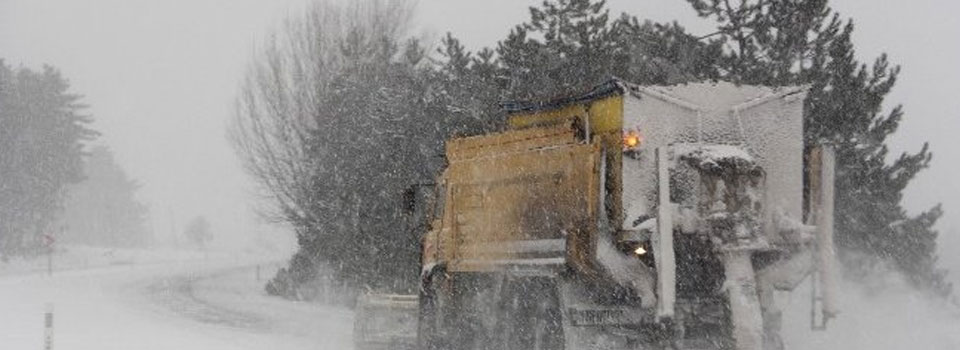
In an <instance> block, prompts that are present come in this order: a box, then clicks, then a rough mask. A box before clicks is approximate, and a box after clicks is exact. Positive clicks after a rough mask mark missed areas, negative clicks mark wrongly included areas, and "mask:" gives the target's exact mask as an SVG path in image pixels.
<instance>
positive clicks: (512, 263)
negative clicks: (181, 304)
mask: <svg viewBox="0 0 960 350" xmlns="http://www.w3.org/2000/svg"><path fill="white" fill-rule="evenodd" d="M805 94H806V92H805V89H804V88H803V87H779V88H770V87H762V86H746V85H734V84H731V83H725V82H705V83H690V84H683V85H674V86H637V85H633V84H629V83H626V82H623V81H619V80H613V81H610V82H608V83H605V84H603V85H600V86H597V87H595V88H593V89H592V90H590V91H589V92H587V93H585V94H582V95H578V96H570V97H565V98H560V99H556V100H551V101H540V102H509V103H503V104H502V106H503V108H504V110H505V111H506V113H507V116H508V117H507V122H506V127H505V128H504V130H502V131H500V132H497V133H490V134H484V135H477V136H469V137H456V138H452V139H450V140H447V142H446V145H445V156H446V167H445V169H444V170H443V172H442V174H441V175H440V176H439V178H438V179H437V182H436V185H435V188H434V193H435V196H434V198H433V200H432V201H431V205H428V207H429V208H431V209H430V210H428V211H429V212H430V213H429V215H428V217H429V219H428V222H429V224H428V225H427V226H428V227H429V228H428V229H427V230H426V232H424V233H423V238H422V265H421V267H422V270H421V288H420V295H419V297H418V298H417V303H418V307H417V313H418V316H417V319H418V325H417V328H418V329H417V335H416V344H417V347H418V348H420V349H424V350H434V349H511V350H516V349H568V350H569V349H676V350H686V349H736V350H760V349H765V350H769V349H782V348H783V344H782V341H781V339H780V336H779V328H780V323H781V322H780V319H781V312H780V310H779V309H778V306H777V303H776V300H775V294H776V293H775V292H777V291H790V290H793V289H795V288H796V287H797V286H798V285H800V284H801V283H802V282H803V281H804V280H807V279H808V278H809V280H810V283H811V285H812V286H813V287H814V288H813V292H812V298H811V303H812V305H811V307H812V313H811V315H812V316H811V317H812V319H811V326H814V327H822V326H825V325H826V321H827V320H828V319H829V318H831V317H833V316H834V315H836V314H837V310H836V308H835V305H834V301H833V300H834V297H833V285H834V282H833V280H834V278H835V277H834V267H833V260H834V253H833V177H834V173H833V169H834V167H833V162H834V153H833V151H832V149H831V148H830V147H828V146H826V145H814V144H807V143H805V142H804V137H803V100H804V97H805Z"/></svg>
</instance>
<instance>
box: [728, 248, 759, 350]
mask: <svg viewBox="0 0 960 350" xmlns="http://www.w3.org/2000/svg"><path fill="white" fill-rule="evenodd" d="M750 252H751V251H750V250H733V251H727V252H724V253H723V255H722V260H723V265H724V268H725V271H724V272H725V274H726V278H727V280H726V282H724V289H726V291H727V299H728V300H729V303H730V323H731V325H732V326H733V329H732V335H733V340H734V342H735V343H736V349H737V350H762V349H763V316H762V314H761V310H760V298H759V296H758V294H757V281H756V277H755V273H754V270H753V264H752V263H751V261H750Z"/></svg>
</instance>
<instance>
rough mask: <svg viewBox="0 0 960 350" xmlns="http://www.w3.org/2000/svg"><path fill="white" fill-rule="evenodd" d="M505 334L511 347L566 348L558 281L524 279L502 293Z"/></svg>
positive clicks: (535, 349) (503, 335)
mask: <svg viewBox="0 0 960 350" xmlns="http://www.w3.org/2000/svg"><path fill="white" fill-rule="evenodd" d="M502 293H503V294H502V299H501V306H500V309H501V310H503V311H504V312H503V317H502V318H501V319H500V327H499V328H500V329H501V330H502V333H501V336H502V337H504V339H503V340H504V343H505V344H506V345H507V348H508V349H531V350H562V349H563V347H564V339H563V327H562V326H561V315H560V302H559V295H558V290H557V285H556V282H555V281H551V280H550V279H547V278H524V279H517V280H514V281H511V282H509V283H507V286H505V288H504V290H503V292H502Z"/></svg>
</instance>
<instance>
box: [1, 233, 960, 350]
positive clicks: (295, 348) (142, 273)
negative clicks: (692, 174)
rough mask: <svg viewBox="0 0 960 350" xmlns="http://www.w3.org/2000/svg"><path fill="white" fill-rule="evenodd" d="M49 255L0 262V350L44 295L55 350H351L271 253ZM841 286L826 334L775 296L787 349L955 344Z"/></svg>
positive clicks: (932, 327) (867, 294) (27, 327)
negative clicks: (276, 284)
mask: <svg viewBox="0 0 960 350" xmlns="http://www.w3.org/2000/svg"><path fill="white" fill-rule="evenodd" d="M71 256H72V257H71ZM59 258H60V259H59V261H60V264H61V265H63V264H66V262H67V261H70V260H71V259H73V262H72V264H74V266H73V267H72V268H71V269H68V270H66V271H64V270H58V271H55V272H54V275H53V276H52V277H48V276H46V274H45V273H44V272H45V271H44V269H43V268H42V267H43V262H44V261H43V260H40V261H34V262H30V263H27V262H13V263H9V264H6V265H2V266H3V268H0V330H2V331H0V350H6V349H15V350H19V349H42V345H43V314H44V308H45V304H47V303H51V304H53V306H54V349H71V350H86V349H96V350H112V349H117V350H120V349H124V350H127V349H144V350H168V349H171V350H172V349H177V350H192V349H204V350H217V349H229V350H233V349H237V350H248V349H249V350H255V349H268V350H287V349H290V350H299V349H333V350H340V349H346V350H349V349H351V348H352V344H351V334H352V329H351V328H352V322H353V316H352V313H351V312H350V311H348V310H345V309H341V308H333V307H324V306H320V305H317V304H307V303H296V302H290V301H284V300H280V299H277V298H272V297H267V296H266V295H264V293H263V288H262V286H263V282H264V281H262V280H260V281H258V280H257V278H256V266H258V265H259V266H260V267H261V274H260V275H261V278H262V279H265V278H268V277H269V276H272V275H273V273H274V271H275V270H276V268H277V267H278V266H279V264H277V263H275V261H276V260H275V259H273V258H270V257H265V256H255V255H249V254H247V255H244V254H239V255H237V254H233V255H225V254H222V253H213V254H198V253H197V252H176V253H174V252H166V253H164V252H159V253H158V252H150V253H143V252H132V251H115V252H112V253H109V254H105V253H104V252H103V251H99V250H95V249H87V248H75V249H71V250H70V253H64V254H63V255H61V256H59ZM78 261H86V264H85V265H84V264H80V265H76V264H79V263H78ZM842 286H843V287H842V290H841V293H840V305H839V306H840V308H841V310H842V314H841V315H840V317H839V318H838V319H836V320H835V321H834V322H832V324H831V325H830V327H829V329H828V330H827V331H826V332H814V331H810V329H809V294H808V293H809V292H808V289H807V288H808V286H801V287H800V288H799V290H798V291H796V292H795V293H793V294H781V295H779V297H780V299H781V301H782V302H784V303H785V304H786V305H787V308H786V312H785V314H784V340H785V341H786V343H787V346H788V349H790V350H820V349H871V350H899V349H924V350H940V349H943V350H946V349H960V310H958V309H957V308H956V307H954V306H950V305H947V304H944V303H938V302H934V301H931V300H928V299H926V298H922V297H920V296H919V295H918V294H916V293H914V292H912V291H910V289H909V288H908V287H907V286H906V284H905V283H903V282H902V281H900V280H898V279H896V278H893V277H891V278H889V279H888V280H884V281H878V282H877V283H875V284H874V285H872V286H862V285H853V284H849V283H844V284H842Z"/></svg>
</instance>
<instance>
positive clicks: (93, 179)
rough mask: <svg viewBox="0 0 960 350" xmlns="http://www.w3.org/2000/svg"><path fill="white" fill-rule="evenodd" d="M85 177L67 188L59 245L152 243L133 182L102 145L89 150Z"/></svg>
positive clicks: (131, 244) (85, 165)
mask: <svg viewBox="0 0 960 350" xmlns="http://www.w3.org/2000/svg"><path fill="white" fill-rule="evenodd" d="M83 168H84V175H85V178H84V180H83V181H81V182H80V183H78V184H76V185H74V186H70V187H69V188H68V195H67V200H66V203H65V205H64V215H63V223H64V224H65V225H66V228H65V230H64V233H65V236H64V237H62V239H61V241H63V242H72V243H83V244H90V245H101V246H143V245H146V244H149V243H150V242H151V241H152V237H151V236H150V233H149V231H147V228H146V225H145V224H146V215H147V207H146V206H145V205H143V204H142V203H140V202H139V201H137V199H136V191H137V189H139V188H140V184H139V183H137V181H134V180H133V179H131V178H130V177H129V176H127V174H126V172H125V171H124V170H123V168H121V167H120V165H119V164H117V163H116V161H115V160H114V157H113V153H112V152H111V151H110V149H109V148H107V147H105V146H95V147H93V148H92V149H91V150H90V152H89V155H88V156H87V157H85V161H84V167H83Z"/></svg>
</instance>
